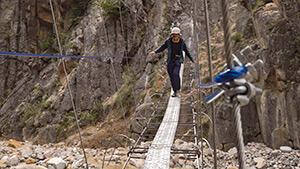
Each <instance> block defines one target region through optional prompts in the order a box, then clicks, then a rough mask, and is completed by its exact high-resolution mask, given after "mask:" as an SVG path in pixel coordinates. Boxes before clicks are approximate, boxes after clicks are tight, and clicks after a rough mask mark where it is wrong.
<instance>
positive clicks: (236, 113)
mask: <svg viewBox="0 0 300 169" xmlns="http://www.w3.org/2000/svg"><path fill="white" fill-rule="evenodd" d="M221 5H222V15H223V27H224V43H225V52H226V61H227V66H228V68H232V67H233V62H232V51H231V37H230V35H231V33H230V27H229V18H228V7H227V1H226V0H221ZM240 110H241V107H240V103H239V102H238V101H237V100H235V101H234V104H233V108H232V111H233V113H234V123H235V127H236V131H235V134H236V137H235V138H236V140H235V141H236V144H237V150H238V157H239V168H240V169H244V168H245V167H246V165H245V152H244V141H243V133H242V132H243V130H242V124H241V114H240Z"/></svg>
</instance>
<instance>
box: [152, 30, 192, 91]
mask: <svg viewBox="0 0 300 169" xmlns="http://www.w3.org/2000/svg"><path fill="white" fill-rule="evenodd" d="M180 36H181V34H180V29H179V28H178V27H174V28H172V30H171V37H170V38H168V39H167V40H166V41H165V43H164V44H163V45H161V46H160V47H159V48H158V49H156V50H154V51H151V52H150V54H151V55H155V54H157V53H159V52H162V51H164V50H165V49H167V48H168V57H167V70H168V74H169V76H170V81H171V84H172V88H173V91H174V93H173V95H172V97H177V94H178V91H179V90H180V88H181V87H180V76H179V72H180V67H181V64H182V63H183V61H184V58H183V52H182V51H184V52H185V54H186V55H187V56H188V57H189V59H190V60H191V61H192V62H193V63H195V61H194V58H193V57H192V55H191V53H190V52H189V50H188V48H187V45H186V43H185V42H184V40H183V39H182V38H181V37H180Z"/></svg>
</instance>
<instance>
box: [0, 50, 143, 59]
mask: <svg viewBox="0 0 300 169" xmlns="http://www.w3.org/2000/svg"><path fill="white" fill-rule="evenodd" d="M0 55H5V56H9V55H11V56H27V57H46V58H108V57H109V58H122V59H141V58H145V57H147V56H135V57H130V56H116V55H115V56H114V55H103V56H71V55H62V54H60V55H48V54H32V53H14V52H2V51H0Z"/></svg>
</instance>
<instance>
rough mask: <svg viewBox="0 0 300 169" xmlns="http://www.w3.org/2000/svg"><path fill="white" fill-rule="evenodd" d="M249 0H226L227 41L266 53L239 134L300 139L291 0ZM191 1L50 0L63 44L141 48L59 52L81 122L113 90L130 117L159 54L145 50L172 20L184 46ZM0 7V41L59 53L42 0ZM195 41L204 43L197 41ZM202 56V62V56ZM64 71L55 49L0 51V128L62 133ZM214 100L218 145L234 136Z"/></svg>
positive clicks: (39, 136) (17, 135)
mask: <svg viewBox="0 0 300 169" xmlns="http://www.w3.org/2000/svg"><path fill="white" fill-rule="evenodd" d="M251 2H252V3H251V4H249V3H248V1H238V0H232V1H230V8H229V10H230V15H231V22H232V30H233V32H234V34H233V37H234V38H233V42H234V50H241V49H242V48H244V47H245V46H246V45H248V44H254V43H256V44H257V45H258V46H259V48H258V49H257V50H256V51H254V54H253V55H252V56H251V57H249V58H246V59H245V62H248V61H254V60H256V59H257V58H261V59H263V60H264V62H265V67H264V69H263V70H262V71H261V72H260V73H261V77H260V80H259V82H258V83H257V85H258V86H259V87H261V88H263V89H264V92H263V94H262V95H261V96H259V97H256V98H255V101H253V102H252V103H251V104H250V105H248V106H246V107H244V108H243V109H242V120H243V128H244V136H245V141H246V142H248V141H263V142H265V143H266V144H267V145H268V146H272V147H275V148H277V147H278V146H280V145H290V146H292V147H295V148H300V138H299V137H300V130H299V127H300V126H299V125H300V122H299V119H300V108H299V106H298V104H297V103H298V102H299V101H300V99H299V96H298V95H299V93H300V86H299V80H300V79H299V77H300V76H299V74H300V70H299V67H300V58H299V57H300V55H299V51H300V49H299V47H300V46H299V43H300V35H299V31H298V30H299V27H300V26H299V23H300V22H299V15H300V14H299V2H298V1H280V0H273V1H251ZM192 3H193V2H192V1H183V0H171V1H163V0H156V1H153V0H149V1H148V0H147V1H145V0H126V1H123V2H121V1H110V0H104V1H98V0H88V1H84V2H83V1H78V0H62V1H54V9H55V15H56V20H57V24H58V27H59V31H60V38H61V41H62V47H63V51H64V54H66V55H83V56H91V55H94V56H96V55H99V56H105V55H113V56H129V57H137V58H139V57H141V59H128V60H126V59H120V58H107V57H103V58H95V59H87V58H82V59H79V58H78V59H65V62H66V63H67V73H68V77H69V79H70V81H69V82H70V85H71V89H72V92H73V93H72V94H73V96H74V101H75V105H76V108H77V109H78V112H79V117H80V125H81V126H82V127H84V126H87V125H90V124H95V123H96V122H99V121H101V120H103V119H104V118H105V117H106V116H107V115H108V114H109V113H111V110H115V111H119V109H116V107H118V106H119V107H120V102H118V100H123V101H124V100H125V101H126V102H124V103H122V104H124V105H125V106H126V108H128V109H126V111H125V114H126V118H129V117H127V116H130V112H131V111H130V110H131V109H130V107H134V106H138V104H139V103H140V102H141V100H143V97H142V96H141V93H143V92H144V90H145V88H149V87H151V83H150V81H151V80H153V79H151V77H153V74H155V70H156V69H157V68H156V67H155V66H156V65H157V64H158V63H159V64H160V65H162V63H163V62H164V60H165V59H164V56H163V55H158V56H155V57H153V56H147V54H148V52H149V51H151V50H153V49H155V48H156V47H158V46H159V45H160V44H161V43H162V42H163V41H164V40H165V39H166V38H167V37H168V35H169V28H170V27H171V26H174V25H176V26H179V27H180V28H181V29H182V34H183V35H182V36H183V38H184V39H185V41H186V42H187V44H188V45H189V46H190V48H191V47H192V38H193V34H192V27H193V19H192V15H193V14H192V7H193V5H192ZM197 6H198V9H199V11H198V13H199V15H198V16H197V22H198V23H199V32H200V35H199V39H200V41H201V42H203V41H204V40H205V38H206V37H205V33H204V31H205V26H204V23H205V22H204V13H203V12H204V10H203V5H202V2H198V4H197ZM119 7H120V8H119ZM0 9H1V10H0V15H1V20H0V51H11V52H23V53H47V54H54V53H56V54H58V53H59V50H58V47H57V46H58V45H57V42H56V36H55V31H54V29H53V21H52V15H51V10H50V5H49V3H48V2H46V1H37V0H34V1H29V0H12V1H0ZM119 9H121V15H120V10H119ZM209 11H210V24H211V32H212V35H213V39H212V40H213V44H212V47H213V54H214V55H213V59H214V66H215V67H220V65H219V64H222V63H223V62H219V60H220V59H222V58H221V56H222V55H223V54H224V52H223V51H222V48H223V47H222V40H223V37H222V33H221V32H220V30H221V28H220V25H221V9H220V2H219V0H213V1H210V2H209ZM200 49H201V52H204V50H202V49H204V47H202V46H201V48H200ZM205 57H206V56H205ZM223 59H224V58H223ZM202 60H204V59H202ZM202 64H203V65H204V67H205V66H207V63H206V62H203V63H202ZM203 76H206V73H204V75H203ZM65 80H66V79H65V77H64V74H63V72H62V65H61V62H60V60H58V59H49V58H26V57H17V56H13V57H12V56H1V57H0V121H1V122H0V134H1V135H2V136H3V137H7V138H14V139H17V140H28V139H29V140H34V141H36V143H47V142H57V141H60V140H62V139H64V138H65V137H66V136H68V135H69V134H70V133H71V132H72V131H74V129H75V126H74V125H72V124H74V122H75V117H74V115H73V112H72V111H73V108H72V104H71V99H70V96H69V94H68V90H66V89H67V88H66V81H65ZM112 96H116V97H112ZM107 98H109V99H108V100H107ZM111 100H112V102H110V101H111ZM108 102H110V104H108V105H106V106H103V105H105V104H104V103H108ZM149 109H151V108H149ZM220 110H221V111H220V112H219V113H218V114H217V127H218V129H217V134H218V143H219V144H218V146H219V147H220V148H222V149H225V150H226V149H229V148H230V147H232V146H233V142H234V140H233V138H232V137H228V135H229V134H228V133H232V132H233V130H234V127H233V124H232V123H231V122H232V115H231V114H230V113H228V112H229V109H228V108H227V107H220ZM119 114H121V113H119Z"/></svg>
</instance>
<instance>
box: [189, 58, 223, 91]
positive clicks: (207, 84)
mask: <svg viewBox="0 0 300 169" xmlns="http://www.w3.org/2000/svg"><path fill="white" fill-rule="evenodd" d="M194 76H195V80H196V83H197V85H198V86H199V87H201V88H211V87H214V86H218V85H219V83H216V82H209V83H206V84H201V83H199V81H198V76H197V70H196V63H195V66H194Z"/></svg>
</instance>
